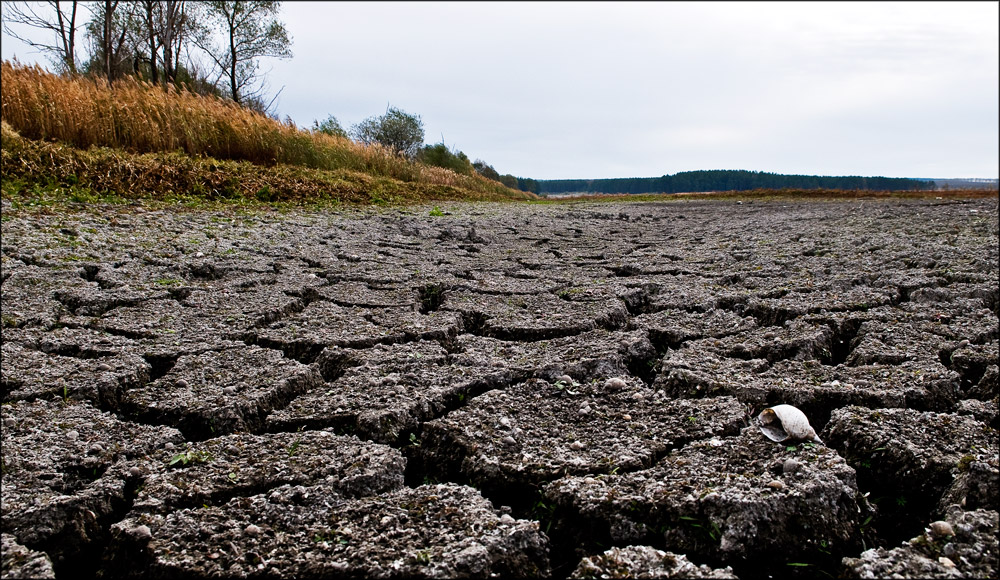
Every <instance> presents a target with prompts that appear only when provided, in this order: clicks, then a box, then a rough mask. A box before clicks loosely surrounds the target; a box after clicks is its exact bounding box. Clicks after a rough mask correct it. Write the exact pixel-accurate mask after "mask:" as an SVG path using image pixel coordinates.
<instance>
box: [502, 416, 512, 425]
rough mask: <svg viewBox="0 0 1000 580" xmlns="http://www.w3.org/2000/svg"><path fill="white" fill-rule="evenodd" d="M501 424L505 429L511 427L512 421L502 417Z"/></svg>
mask: <svg viewBox="0 0 1000 580" xmlns="http://www.w3.org/2000/svg"><path fill="white" fill-rule="evenodd" d="M500 424H501V425H503V426H504V427H510V419H508V418H507V417H500Z"/></svg>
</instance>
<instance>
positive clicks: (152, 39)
mask: <svg viewBox="0 0 1000 580" xmlns="http://www.w3.org/2000/svg"><path fill="white" fill-rule="evenodd" d="M145 4H146V26H147V27H148V29H149V80H150V81H152V82H153V84H154V85H155V84H159V82H160V78H159V76H158V75H157V74H156V22H155V21H154V20H153V2H152V1H151V0H147V1H146V3H145Z"/></svg>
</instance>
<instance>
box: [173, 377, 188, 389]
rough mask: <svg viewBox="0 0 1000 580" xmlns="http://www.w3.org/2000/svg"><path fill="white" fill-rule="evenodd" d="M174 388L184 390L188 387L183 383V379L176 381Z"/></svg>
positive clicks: (185, 382) (186, 383)
mask: <svg viewBox="0 0 1000 580" xmlns="http://www.w3.org/2000/svg"><path fill="white" fill-rule="evenodd" d="M174 386H175V387H177V388H179V389H186V388H187V386H188V382H187V381H185V380H184V379H177V382H175V383H174Z"/></svg>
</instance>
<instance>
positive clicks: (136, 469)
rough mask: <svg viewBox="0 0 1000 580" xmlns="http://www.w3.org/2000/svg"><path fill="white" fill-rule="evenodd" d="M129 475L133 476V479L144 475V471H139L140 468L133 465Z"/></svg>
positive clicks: (129, 469)
mask: <svg viewBox="0 0 1000 580" xmlns="http://www.w3.org/2000/svg"><path fill="white" fill-rule="evenodd" d="M128 474H129V475H131V476H132V477H139V476H140V475H142V470H141V469H139V467H138V466H136V465H133V466H132V467H130V468H128Z"/></svg>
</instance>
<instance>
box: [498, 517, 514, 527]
mask: <svg viewBox="0 0 1000 580" xmlns="http://www.w3.org/2000/svg"><path fill="white" fill-rule="evenodd" d="M515 521H516V520H515V519H514V518H512V517H511V515H510V514H504V515H502V516H500V523H501V524H507V525H508V526H509V525H510V524H513V523H514V522H515Z"/></svg>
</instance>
